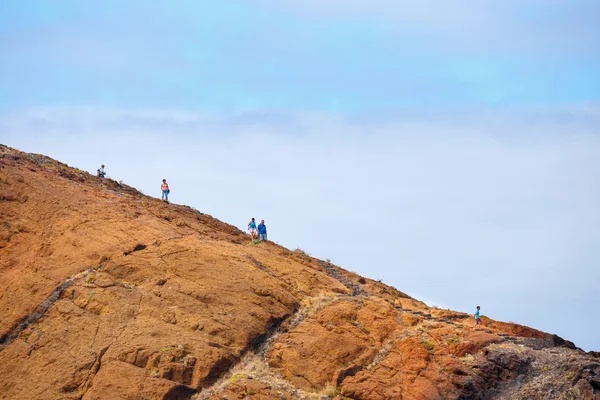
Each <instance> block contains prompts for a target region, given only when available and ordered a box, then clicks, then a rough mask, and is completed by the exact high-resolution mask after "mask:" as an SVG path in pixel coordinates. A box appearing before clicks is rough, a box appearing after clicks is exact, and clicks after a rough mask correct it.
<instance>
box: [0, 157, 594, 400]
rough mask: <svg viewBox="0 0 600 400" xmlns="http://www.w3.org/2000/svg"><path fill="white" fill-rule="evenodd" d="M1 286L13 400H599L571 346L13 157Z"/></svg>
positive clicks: (1, 196)
mask: <svg viewBox="0 0 600 400" xmlns="http://www.w3.org/2000/svg"><path fill="white" fill-rule="evenodd" d="M0 285H1V287H2V291H1V293H0V398H1V399H41V398H43V399H50V400H51V399H86V400H87V399H190V398H195V399H244V398H248V399H290V400H291V399H304V398H306V399H322V398H332V399H333V398H335V399H459V398H461V399H468V398H473V399H476V398H495V399H503V398H506V399H509V398H510V399H518V398H532V399H534V398H549V399H553V398H556V399H561V398H581V399H599V398H600V394H599V393H600V363H599V361H598V358H596V357H594V356H593V355H591V354H587V353H585V352H583V351H581V350H579V349H576V348H575V346H574V345H573V344H572V343H570V342H567V341H564V340H562V339H561V338H559V337H557V336H554V335H550V334H547V333H543V332H540V331H536V330H534V329H531V328H527V327H523V326H519V325H515V324H509V323H503V322H499V321H492V320H487V321H486V326H484V327H477V328H476V327H473V324H472V319H471V316H469V315H466V314H462V313H457V312H453V311H449V310H439V309H431V308H429V307H427V306H426V305H425V304H424V303H422V302H419V301H418V300H415V299H412V298H410V297H408V296H407V295H405V294H404V293H402V292H400V291H398V290H396V289H394V288H391V287H389V286H386V285H384V284H381V283H379V282H375V281H372V280H370V279H365V278H362V277H360V276H358V275H356V274H353V273H351V272H348V271H345V270H343V269H341V268H339V267H337V266H335V265H332V264H330V263H327V262H323V261H320V260H317V259H314V258H311V257H309V256H307V255H305V254H303V253H302V252H292V251H289V250H287V249H285V248H283V247H280V246H278V245H276V244H274V243H272V242H266V243H260V244H252V243H250V240H249V237H248V236H247V235H246V234H245V233H243V232H241V231H239V230H238V229H237V228H235V227H233V226H231V225H227V224H225V223H222V222H220V221H218V220H216V219H214V218H212V217H210V216H208V215H205V214H202V213H200V212H198V211H196V210H193V209H191V208H189V207H185V206H178V205H168V204H165V203H163V202H161V201H160V200H157V199H153V198H150V197H148V196H144V195H142V194H141V193H139V192H137V191H136V190H134V189H133V188H131V187H128V186H126V185H123V184H119V183H117V182H114V181H110V180H107V179H100V178H97V177H94V176H91V175H89V174H87V173H85V172H82V171H79V170H76V169H73V168H70V167H68V166H66V165H64V164H61V163H59V162H57V161H54V160H51V159H49V158H47V157H44V156H40V155H33V154H26V153H21V152H18V151H16V150H13V149H10V148H7V147H4V146H0ZM536 396H537V397H536ZM540 396H541V397H540ZM568 396H571V397H568Z"/></svg>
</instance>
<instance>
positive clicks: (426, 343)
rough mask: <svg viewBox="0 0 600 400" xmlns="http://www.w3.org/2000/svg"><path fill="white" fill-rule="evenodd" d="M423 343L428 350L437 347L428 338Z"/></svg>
mask: <svg viewBox="0 0 600 400" xmlns="http://www.w3.org/2000/svg"><path fill="white" fill-rule="evenodd" d="M421 344H422V345H423V346H424V347H425V348H426V349H427V351H432V350H433V349H435V344H433V343H431V342H430V341H428V340H422V341H421Z"/></svg>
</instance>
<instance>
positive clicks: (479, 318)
mask: <svg viewBox="0 0 600 400" xmlns="http://www.w3.org/2000/svg"><path fill="white" fill-rule="evenodd" d="M479 310H481V307H479V306H477V311H476V312H475V325H479V324H481V325H483V322H482V321H481V317H480V316H479Z"/></svg>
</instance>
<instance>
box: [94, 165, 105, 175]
mask: <svg viewBox="0 0 600 400" xmlns="http://www.w3.org/2000/svg"><path fill="white" fill-rule="evenodd" d="M96 176H97V177H98V178H104V177H105V176H106V172H104V165H102V166H100V168H98V173H97V174H96Z"/></svg>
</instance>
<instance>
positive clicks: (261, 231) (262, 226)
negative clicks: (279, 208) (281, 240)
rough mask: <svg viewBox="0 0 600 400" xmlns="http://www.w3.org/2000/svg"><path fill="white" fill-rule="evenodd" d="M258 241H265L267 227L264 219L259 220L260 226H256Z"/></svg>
mask: <svg viewBox="0 0 600 400" xmlns="http://www.w3.org/2000/svg"><path fill="white" fill-rule="evenodd" d="M258 239H259V240H260V241H265V240H267V226H266V225H265V220H264V219H261V220H260V224H258Z"/></svg>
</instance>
